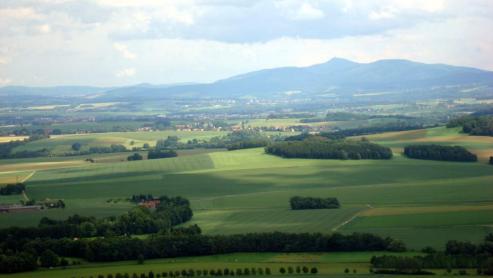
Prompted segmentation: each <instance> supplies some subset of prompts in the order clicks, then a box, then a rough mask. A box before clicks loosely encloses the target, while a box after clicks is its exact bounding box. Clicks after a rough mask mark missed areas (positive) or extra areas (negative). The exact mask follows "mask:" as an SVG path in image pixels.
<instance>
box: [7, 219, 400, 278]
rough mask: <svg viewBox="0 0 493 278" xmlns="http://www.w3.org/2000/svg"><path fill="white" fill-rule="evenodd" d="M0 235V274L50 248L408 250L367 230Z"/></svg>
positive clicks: (102, 255)
mask: <svg viewBox="0 0 493 278" xmlns="http://www.w3.org/2000/svg"><path fill="white" fill-rule="evenodd" d="M51 236H52V235H49V234H48V235H45V237H42V236H41V235H40V236H39V237H34V238H30V239H29V238H12V237H1V241H0V250H1V252H0V254H1V255H0V272H3V273H8V272H18V271H27V270H32V269H34V268H36V267H37V265H36V264H34V265H33V262H35V261H37V258H39V257H40V256H41V254H43V252H46V250H50V251H52V252H54V253H55V254H56V255H57V256H60V257H73V258H81V259H85V260H88V261H92V262H110V261H120V260H140V259H152V258H171V257H184V256H201V255H214V254H227V253H236V252H323V251H325V252H327V251H330V252H336V251H397V252H399V251H405V250H406V248H405V246H404V244H403V243H402V242H400V241H396V240H394V239H391V238H388V237H387V238H383V237H380V236H376V235H372V234H364V233H354V234H349V235H342V234H338V233H334V234H320V233H301V234H291V233H281V232H272V233H251V234H237V235H203V234H201V231H200V228H198V227H196V226H192V227H190V228H176V229H171V230H167V231H162V232H160V233H155V234H153V235H149V236H148V237H146V238H135V237H130V236H108V237H97V238H94V237H93V238H80V239H74V238H72V237H65V238H52V237H51Z"/></svg>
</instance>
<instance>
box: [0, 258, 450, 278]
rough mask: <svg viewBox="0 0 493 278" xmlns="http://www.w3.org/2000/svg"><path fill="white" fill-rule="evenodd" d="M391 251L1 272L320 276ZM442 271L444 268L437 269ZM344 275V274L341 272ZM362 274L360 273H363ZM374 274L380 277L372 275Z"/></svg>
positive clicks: (32, 276) (363, 269)
mask: <svg viewBox="0 0 493 278" xmlns="http://www.w3.org/2000/svg"><path fill="white" fill-rule="evenodd" d="M385 254H389V253H385V252H351V253H345V252H339V253H236V254H227V255H214V256H202V257H187V258H173V259H155V260H148V261H146V262H145V263H144V264H142V265H138V264H137V263H136V262H134V261H123V262H115V263H86V262H83V264H82V265H80V266H73V267H68V268H67V269H52V270H41V271H36V272H29V273H21V274H10V275H0V277H23V278H37V277H48V276H49V277H54V278H58V277H60V278H62V277H63V278H65V277H90V276H93V277H96V276H97V275H98V274H104V275H105V276H106V275H107V274H109V273H111V274H113V275H115V274H116V273H125V272H127V273H129V274H132V273H134V272H135V273H138V274H140V273H142V272H146V273H147V272H149V271H153V272H154V273H155V274H157V273H161V272H165V271H166V272H167V271H170V270H171V271H176V270H178V271H180V270H183V269H186V270H189V269H193V270H203V269H207V270H210V269H224V268H229V269H234V270H236V269H237V268H241V269H244V268H252V267H255V268H270V269H271V271H272V274H273V275H271V276H267V277H284V276H281V275H280V273H279V268H280V267H285V268H287V267H288V266H291V267H296V266H307V267H313V266H316V267H317V268H318V270H319V274H318V275H317V276H316V277H324V276H325V275H327V277H351V276H352V275H350V274H344V269H346V268H349V269H350V270H351V271H353V269H354V270H356V272H357V273H358V274H369V272H368V269H369V266H370V265H369V260H370V258H371V257H372V256H380V255H385ZM416 254H417V253H413V252H407V253H404V254H402V255H404V256H413V255H416ZM436 271H438V272H439V273H440V272H443V271H441V270H436ZM338 275H340V276H338ZM360 276H362V275H358V277H360ZM288 277H313V276H311V275H309V274H308V275H296V274H294V275H293V274H291V275H289V276H288ZM371 277H380V276H378V275H372V276H371ZM406 277H409V276H406Z"/></svg>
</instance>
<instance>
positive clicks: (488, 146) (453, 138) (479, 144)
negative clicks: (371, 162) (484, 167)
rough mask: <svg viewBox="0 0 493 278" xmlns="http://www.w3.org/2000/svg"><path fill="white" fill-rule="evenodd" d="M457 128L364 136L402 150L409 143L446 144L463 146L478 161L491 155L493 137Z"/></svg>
mask: <svg viewBox="0 0 493 278" xmlns="http://www.w3.org/2000/svg"><path fill="white" fill-rule="evenodd" d="M459 130H460V129H459V128H446V127H437V128H430V129H420V130H410V131H401V132H387V133H381V134H376V135H368V136H366V137H367V138H368V139H370V140H371V141H373V142H375V143H379V144H382V145H386V146H388V147H391V148H392V149H393V150H397V151H400V152H402V149H403V148H404V146H406V145H409V144H439V145H447V146H454V145H457V146H463V147H465V148H467V149H469V150H470V151H471V152H473V153H476V154H477V155H478V158H479V160H480V161H483V162H485V161H487V160H488V159H489V157H490V156H493V137H491V136H470V135H468V134H465V133H460V132H459Z"/></svg>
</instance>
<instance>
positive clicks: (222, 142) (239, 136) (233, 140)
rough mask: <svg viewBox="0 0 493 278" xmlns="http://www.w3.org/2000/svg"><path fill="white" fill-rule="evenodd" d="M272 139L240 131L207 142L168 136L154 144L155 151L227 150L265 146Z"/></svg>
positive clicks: (249, 131)
mask: <svg viewBox="0 0 493 278" xmlns="http://www.w3.org/2000/svg"><path fill="white" fill-rule="evenodd" d="M270 142H272V139H271V138H269V137H267V136H265V135H263V134H262V133H260V132H259V131H254V130H241V131H234V132H231V133H228V134H227V135H226V136H216V137H213V138H211V139H209V140H198V139H193V140H189V141H188V142H186V143H183V142H180V140H179V138H178V137H176V136H168V137H167V138H166V139H162V140H158V141H157V142H156V147H155V149H156V150H177V149H194V148H226V149H228V150H237V149H246V148H257V147H263V146H266V145H267V144H269V143H270Z"/></svg>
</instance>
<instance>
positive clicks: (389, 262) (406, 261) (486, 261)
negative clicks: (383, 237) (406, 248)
mask: <svg viewBox="0 0 493 278" xmlns="http://www.w3.org/2000/svg"><path fill="white" fill-rule="evenodd" d="M428 249H429V248H428ZM425 251H427V252H428V254H427V255H425V256H414V257H404V256H394V255H384V256H374V257H372V259H371V264H372V266H373V267H374V268H377V269H385V270H389V269H390V270H392V271H393V273H407V274H409V273H413V274H416V273H420V272H421V271H422V270H423V269H433V268H446V269H451V268H477V269H478V273H483V274H487V275H491V274H493V257H492V256H493V234H489V235H488V236H486V238H485V240H484V242H483V243H481V244H478V245H476V244H473V243H471V242H461V241H456V240H452V241H448V242H447V244H446V246H445V251H444V252H436V251H434V250H432V249H429V250H425Z"/></svg>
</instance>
